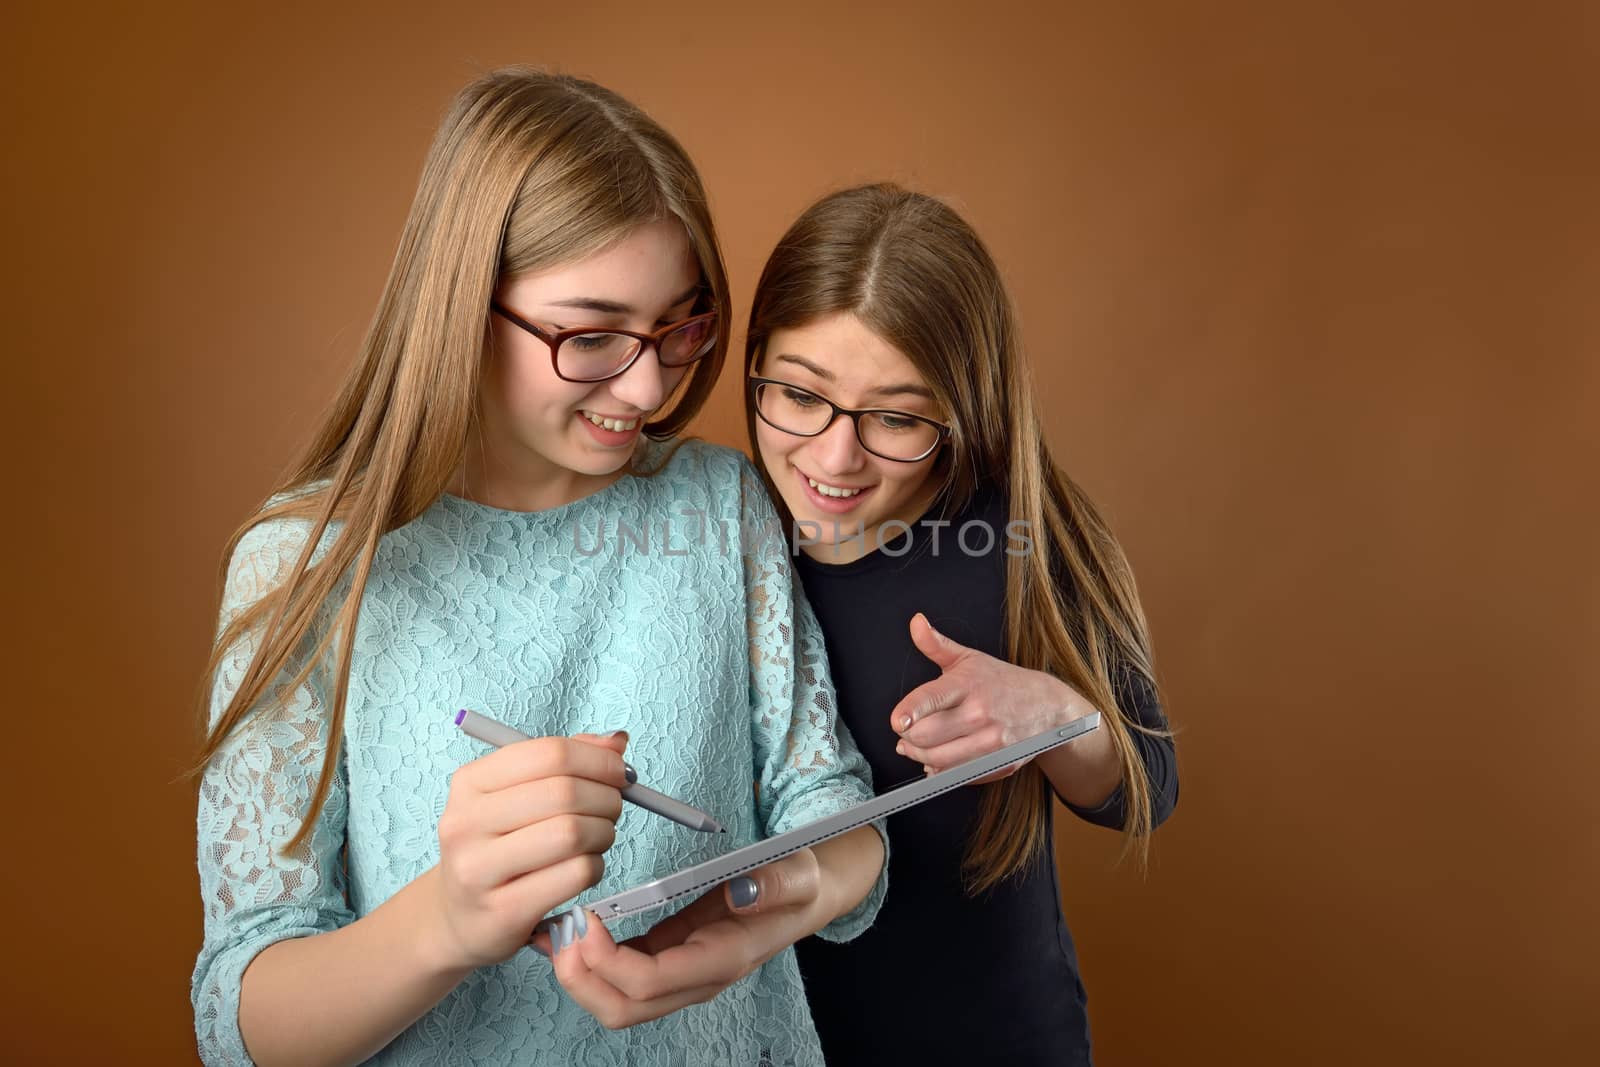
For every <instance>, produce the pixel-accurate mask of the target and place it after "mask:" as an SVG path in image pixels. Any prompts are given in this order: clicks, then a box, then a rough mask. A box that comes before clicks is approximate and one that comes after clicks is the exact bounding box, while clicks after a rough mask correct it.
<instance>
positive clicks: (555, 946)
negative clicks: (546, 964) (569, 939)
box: [550, 919, 561, 959]
mask: <svg viewBox="0 0 1600 1067" xmlns="http://www.w3.org/2000/svg"><path fill="white" fill-rule="evenodd" d="M560 954H561V920H560V919H551V920H550V957H551V958H552V959H554V958H555V957H556V956H559V955H560Z"/></svg>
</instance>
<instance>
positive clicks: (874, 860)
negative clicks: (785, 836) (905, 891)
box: [807, 826, 885, 933]
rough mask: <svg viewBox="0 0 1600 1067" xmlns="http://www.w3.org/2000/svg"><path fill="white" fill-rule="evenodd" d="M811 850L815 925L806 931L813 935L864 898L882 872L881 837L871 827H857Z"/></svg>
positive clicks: (882, 853)
mask: <svg viewBox="0 0 1600 1067" xmlns="http://www.w3.org/2000/svg"><path fill="white" fill-rule="evenodd" d="M811 850H812V852H813V853H815V854H816V857H817V867H818V869H819V872H820V875H821V885H820V888H819V892H818V894H817V904H818V906H817V910H816V912H815V913H814V916H815V919H814V921H815V925H814V926H813V927H812V928H811V929H810V930H809V931H807V932H808V933H815V932H816V931H818V930H820V929H822V928H823V927H824V926H826V925H828V924H829V923H831V922H832V921H833V920H835V919H837V918H838V917H839V916H841V915H845V914H847V913H849V912H850V911H852V910H854V909H855V907H856V906H857V905H858V904H860V903H861V902H862V901H863V900H865V899H866V897H867V894H868V893H870V892H871V891H872V887H873V886H874V885H875V884H876V883H877V881H878V875H879V873H880V872H881V871H882V870H883V861H884V858H885V855H884V849H883V838H882V837H881V836H880V835H879V834H878V831H877V830H876V829H874V828H873V827H871V826H858V827H857V828H856V829H854V830H851V831H850V832H849V833H847V834H840V835H839V836H838V837H834V838H829V839H828V840H827V841H824V842H822V843H821V844H820V845H814V846H812V849H811ZM817 920H820V921H817Z"/></svg>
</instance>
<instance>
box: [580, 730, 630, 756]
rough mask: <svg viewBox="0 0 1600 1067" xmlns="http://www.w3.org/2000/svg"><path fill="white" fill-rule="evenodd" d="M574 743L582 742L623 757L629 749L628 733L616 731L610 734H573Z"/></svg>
mask: <svg viewBox="0 0 1600 1067" xmlns="http://www.w3.org/2000/svg"><path fill="white" fill-rule="evenodd" d="M572 739H573V740H574V741H582V742H583V743H584V744H586V745H594V746H595V747H597V748H609V749H611V751H613V752H615V753H616V754H617V755H619V756H620V755H622V753H623V751H624V750H626V749H627V747H628V731H626V730H615V731H613V732H611V733H609V734H573V735H572Z"/></svg>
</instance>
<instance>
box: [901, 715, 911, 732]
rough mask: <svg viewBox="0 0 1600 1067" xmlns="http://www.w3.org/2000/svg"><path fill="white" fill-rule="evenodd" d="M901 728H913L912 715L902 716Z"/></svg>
mask: <svg viewBox="0 0 1600 1067" xmlns="http://www.w3.org/2000/svg"><path fill="white" fill-rule="evenodd" d="M900 729H902V730H909V729H911V716H909V715H902V716H900Z"/></svg>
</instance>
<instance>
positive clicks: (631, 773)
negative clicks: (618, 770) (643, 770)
mask: <svg viewBox="0 0 1600 1067" xmlns="http://www.w3.org/2000/svg"><path fill="white" fill-rule="evenodd" d="M622 777H623V778H624V779H626V780H627V782H628V784H629V785H636V784H638V781H639V772H638V771H636V770H634V769H633V764H631V763H624V764H623V765H622Z"/></svg>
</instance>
